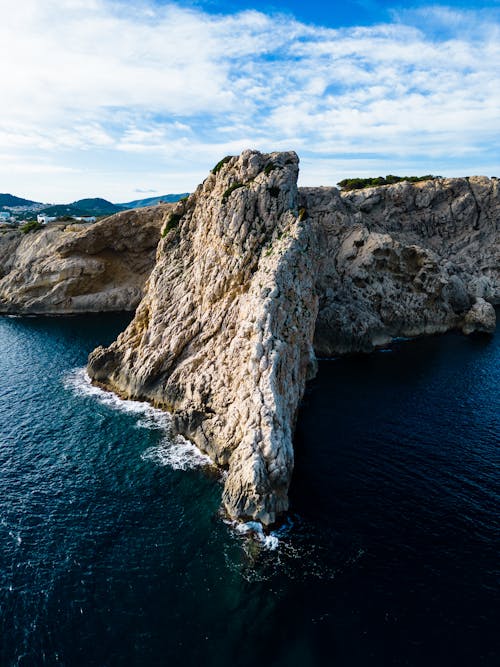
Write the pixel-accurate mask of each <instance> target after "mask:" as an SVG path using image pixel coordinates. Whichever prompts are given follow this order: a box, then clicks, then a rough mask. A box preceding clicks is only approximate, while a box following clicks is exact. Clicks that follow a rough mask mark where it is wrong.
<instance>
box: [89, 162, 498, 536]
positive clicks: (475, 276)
mask: <svg viewBox="0 0 500 667" xmlns="http://www.w3.org/2000/svg"><path fill="white" fill-rule="evenodd" d="M297 172H298V158H297V156H296V155H295V154H294V153H272V154H269V155H262V154H260V153H257V152H255V151H245V152H244V153H243V154H242V155H241V156H239V157H232V158H227V159H225V160H223V161H221V163H219V164H218V165H217V166H216V167H215V168H214V170H213V172H212V173H211V174H210V175H209V176H208V178H207V179H206V180H205V182H204V183H203V184H202V185H200V186H199V187H198V189H197V190H196V192H195V193H193V194H192V195H191V196H190V197H189V199H188V200H187V202H183V203H179V204H178V205H177V206H176V208H175V209H174V211H173V212H172V214H171V215H170V217H169V219H168V220H167V221H166V222H165V225H164V227H163V234H164V238H163V239H162V240H161V242H160V244H159V246H158V251H157V261H156V265H155V268H154V270H153V272H152V274H151V277H150V280H149V282H148V288H147V291H146V294H145V297H144V299H143V300H142V302H141V303H140V305H139V307H138V308H137V312H136V315H135V318H134V320H133V321H132V322H131V324H130V326H129V327H128V328H127V329H126V330H125V331H124V332H123V333H122V334H121V335H120V336H119V337H118V339H117V340H116V341H115V342H114V343H113V344H112V345H111V346H110V347H109V348H106V349H104V348H102V347H101V348H98V349H97V350H95V351H94V352H93V353H92V354H91V355H90V358H89V366H88V370H89V374H90V376H91V377H92V378H93V380H94V382H96V383H98V384H101V385H103V386H106V387H108V388H111V389H113V390H114V391H116V392H118V393H119V394H121V395H122V396H126V397H127V398H134V399H141V400H148V401H151V402H152V403H154V404H155V405H156V406H159V407H162V408H165V409H167V410H169V411H170V412H172V414H173V419H174V423H175V425H176V427H177V430H178V431H179V432H181V433H183V434H184V435H186V436H187V437H189V438H190V439H191V440H193V441H194V442H195V443H196V444H197V445H198V446H199V447H200V448H201V449H202V450H204V451H205V452H207V453H209V454H210V455H211V457H212V458H213V460H214V461H215V462H216V463H217V464H219V465H221V466H223V467H224V468H226V469H227V476H226V479H225V487H224V494H223V501H224V505H225V508H226V510H227V512H228V513H229V514H230V515H231V516H232V517H235V518H239V519H244V518H252V519H258V520H260V521H262V522H263V523H265V524H269V523H272V522H273V521H274V520H275V519H276V516H277V515H278V514H279V513H280V512H282V511H284V510H286V509H287V506H288V500H287V492H288V486H289V483H290V477H291V473H292V469H293V448H292V436H293V427H294V422H295V417H296V413H297V408H298V404H299V401H300V399H301V396H302V393H303V390H304V386H305V382H306V380H307V379H308V378H309V377H311V376H312V375H313V374H314V372H315V356H314V349H315V351H316V354H318V355H332V354H339V353H346V352H356V351H369V350H371V349H373V348H374V347H376V346H377V345H381V344H385V343H386V342H387V341H390V340H391V338H393V337H394V336H414V335H421V334H427V333H435V332H441V331H446V330H447V329H450V328H461V329H462V330H463V331H464V332H466V333H470V332H472V331H475V330H481V331H491V330H492V328H493V327H494V324H495V312H494V309H493V306H492V303H497V302H498V300H499V289H500V280H499V266H500V262H499V261H498V260H499V257H498V253H499V249H498V245H499V244H498V221H499V218H500V197H499V191H498V183H497V181H495V180H489V179H484V178H475V179H472V178H471V179H438V180H434V181H427V182H422V183H417V184H409V183H399V184H397V185H392V186H385V187H381V188H371V189H367V190H363V191H361V192H352V193H340V192H339V191H338V190H336V189H335V188H304V189H301V190H299V189H298V188H297Z"/></svg>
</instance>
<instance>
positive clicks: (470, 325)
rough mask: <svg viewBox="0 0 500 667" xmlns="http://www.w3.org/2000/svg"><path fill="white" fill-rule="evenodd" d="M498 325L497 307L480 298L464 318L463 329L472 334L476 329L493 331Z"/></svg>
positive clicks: (465, 332)
mask: <svg viewBox="0 0 500 667" xmlns="http://www.w3.org/2000/svg"><path fill="white" fill-rule="evenodd" d="M495 326H496V315H495V309H494V308H493V306H492V305H491V303H488V302H487V301H485V300H484V299H481V298H478V299H477V300H476V302H475V304H474V305H473V306H472V308H471V309H470V310H469V311H468V312H467V314H466V315H465V318H464V324H463V326H462V331H463V332H464V334H467V335H468V334H471V333H474V331H479V332H482V333H493V332H494V331H495Z"/></svg>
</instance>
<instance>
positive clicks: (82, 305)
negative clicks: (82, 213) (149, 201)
mask: <svg viewBox="0 0 500 667" xmlns="http://www.w3.org/2000/svg"><path fill="white" fill-rule="evenodd" d="M171 208H172V205H163V206H155V207H150V208H144V209H140V210H135V211H124V212H123V213H117V214H116V215H113V216H111V217H109V218H106V219H104V220H102V221H101V222H98V223H96V224H94V225H76V224H69V225H68V224H53V225H50V226H48V227H47V228H45V229H42V230H39V231H37V232H32V233H29V234H22V233H21V232H20V231H10V232H7V233H4V234H2V235H1V236H0V313H16V314H35V315H68V314H75V313H88V312H104V311H120V310H134V309H135V308H136V307H137V304H138V303H139V301H140V300H141V298H142V296H143V293H144V286H145V283H146V280H147V278H148V276H149V274H150V273H151V270H152V269H153V266H154V263H155V256H156V246H157V245H158V241H159V239H160V228H161V226H162V224H163V222H164V219H165V216H166V215H167V214H168V212H169V211H170V209H171Z"/></svg>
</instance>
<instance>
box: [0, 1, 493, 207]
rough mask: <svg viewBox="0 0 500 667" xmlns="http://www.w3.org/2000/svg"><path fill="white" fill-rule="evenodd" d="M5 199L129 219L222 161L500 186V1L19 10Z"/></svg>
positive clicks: (330, 178)
mask: <svg viewBox="0 0 500 667" xmlns="http://www.w3.org/2000/svg"><path fill="white" fill-rule="evenodd" d="M1 12H2V20H1V22H0V83H1V95H0V192H9V193H12V194H15V195H18V196H22V197H27V198H29V199H35V200H37V201H43V202H69V201H74V200H76V199H79V198H82V197H89V196H91V197H94V196H95V197H104V198H106V199H109V200H111V201H114V202H124V201H128V200H132V199H138V198H142V197H148V196H156V195H163V194H167V193H175V192H188V191H192V190H194V188H195V187H196V185H197V184H198V183H199V182H201V181H202V180H203V179H204V178H205V177H206V175H207V173H208V171H209V169H210V168H211V167H212V166H213V165H214V164H215V163H217V162H218V161H219V160H220V159H221V158H222V157H224V156H225V155H228V154H233V155H235V154H238V153H240V152H241V151H242V150H244V149H245V148H256V149H258V150H261V151H264V152H271V151H279V150H295V151H296V152H297V153H298V154H299V156H300V160H301V163H300V168H301V171H300V179H299V184H300V185H335V184H336V183H337V182H338V181H339V180H341V179H342V178H348V177H354V176H378V175H386V174H389V173H391V174H397V175H405V174H406V175H410V174H428V173H432V174H436V175H443V176H460V175H462V176H463V175H473V174H484V175H486V176H493V175H497V176H500V168H499V161H500V157H499V156H500V132H499V130H500V74H499V73H500V0H491V1H490V2H464V1H461V0H449V1H448V2H447V3H446V4H436V3H429V2H423V1H420V0H415V1H414V2H411V1H410V2H404V3H403V2H401V3H399V4H397V3H394V2H383V1H381V0H345V1H344V2H329V3H326V2H319V1H317V0H302V1H299V0H288V1H285V2H278V1H277V0H276V1H274V2H266V1H265V0H243V1H242V2H234V1H233V2H229V1H228V0H183V1H181V0H180V1H178V2H166V1H164V0H43V2H41V1H40V0H22V2H20V1H19V0H2V2H1Z"/></svg>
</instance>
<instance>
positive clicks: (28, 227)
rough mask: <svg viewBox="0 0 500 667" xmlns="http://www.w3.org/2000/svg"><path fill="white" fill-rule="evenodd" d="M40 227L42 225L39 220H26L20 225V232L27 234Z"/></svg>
mask: <svg viewBox="0 0 500 667" xmlns="http://www.w3.org/2000/svg"><path fill="white" fill-rule="evenodd" d="M42 227H43V225H42V223H41V222H37V221H36V220H31V221H30V222H27V223H26V224H25V225H23V226H22V227H21V232H22V233H23V234H28V233H29V232H36V231H37V230H39V229H41V228H42Z"/></svg>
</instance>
